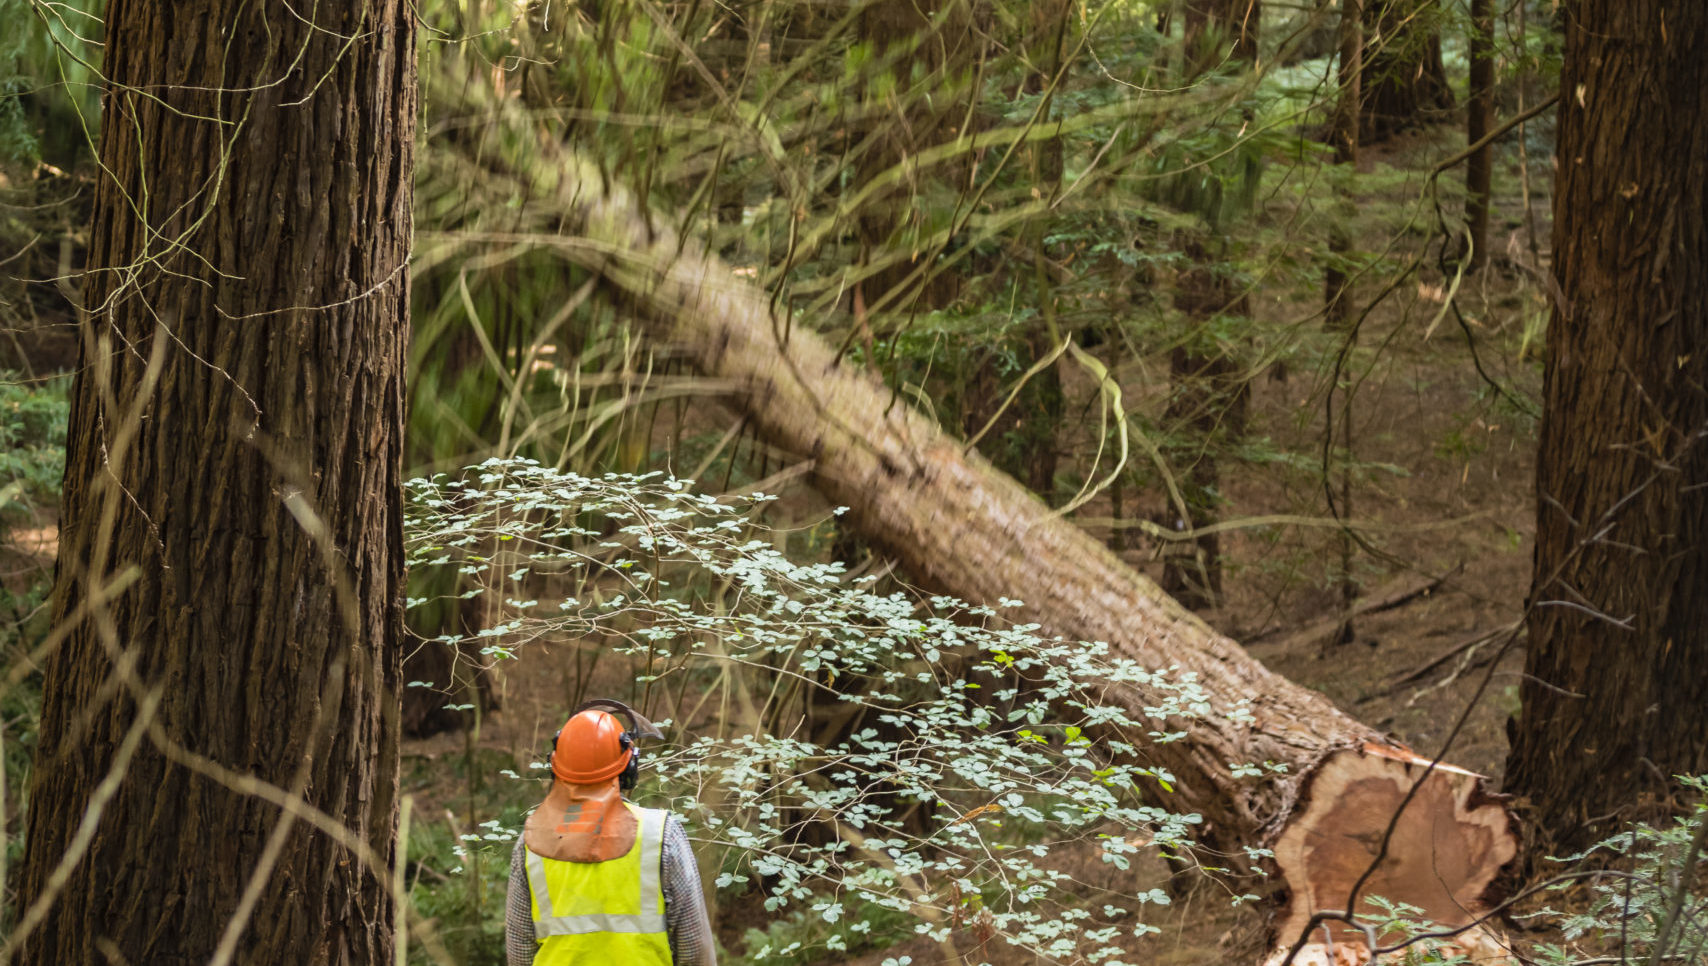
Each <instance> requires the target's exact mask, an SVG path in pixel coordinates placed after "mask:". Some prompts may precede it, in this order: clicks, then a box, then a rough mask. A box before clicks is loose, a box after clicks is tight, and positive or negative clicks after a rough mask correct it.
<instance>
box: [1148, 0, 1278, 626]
mask: <svg viewBox="0 0 1708 966" xmlns="http://www.w3.org/2000/svg"><path fill="white" fill-rule="evenodd" d="M1262 20H1263V7H1262V4H1261V3H1260V2H1259V0H1191V2H1189V3H1188V4H1187V5H1186V24H1185V46H1186V57H1187V70H1186V74H1187V76H1186V80H1187V81H1188V82H1190V81H1191V80H1192V79H1194V78H1196V77H1198V76H1199V75H1201V74H1202V73H1203V72H1204V71H1206V70H1212V69H1215V68H1216V67H1218V66H1222V65H1224V63H1225V61H1224V60H1223V57H1224V56H1225V57H1226V58H1227V60H1231V61H1234V62H1237V63H1240V64H1242V65H1243V66H1245V67H1246V68H1248V69H1252V68H1255V67H1256V66H1257V37H1258V26H1259V24H1260V23H1261V21H1262ZM1224 49H1225V50H1226V52H1225V54H1224ZM1249 119H1250V118H1249V116H1248V118H1247V120H1248V121H1249ZM1250 163H1251V165H1253V167H1251V168H1249V169H1248V170H1247V172H1246V179H1247V181H1248V183H1250V184H1255V183H1256V182H1257V180H1258V178H1259V176H1260V175H1259V172H1260V171H1261V168H1260V167H1256V166H1257V165H1258V164H1259V162H1257V161H1252V162H1250ZM1188 177H1190V178H1193V179H1194V180H1199V176H1197V175H1195V174H1194V175H1188ZM1248 193H1249V192H1247V191H1245V190H1243V189H1242V190H1241V191H1240V195H1241V196H1244V195H1247V194H1248ZM1200 201H1201V202H1203V201H1204V199H1202V197H1201V196H1200ZM1238 205H1239V202H1236V201H1233V200H1232V199H1231V198H1229V197H1228V195H1227V193H1225V192H1216V193H1215V194H1213V195H1212V196H1211V198H1210V199H1208V200H1207V204H1202V203H1201V205H1200V207H1199V210H1198V211H1197V212H1196V214H1198V215H1200V216H1202V217H1203V218H1204V221H1205V222H1206V231H1205V233H1204V234H1205V237H1204V238H1202V239H1199V238H1192V237H1190V236H1188V237H1187V238H1186V240H1185V243H1184V245H1183V246H1182V248H1183V250H1184V254H1185V255H1186V257H1187V258H1188V259H1189V260H1190V263H1191V266H1192V267H1191V268H1189V269H1187V270H1186V271H1185V272H1183V273H1181V276H1180V280H1179V283H1178V285H1177V286H1176V288H1175V292H1174V307H1175V309H1176V310H1178V311H1179V312H1180V313H1182V314H1183V315H1185V316H1186V318H1187V322H1188V325H1189V326H1191V331H1189V332H1188V333H1187V334H1186V336H1185V337H1184V338H1183V341H1182V343H1181V344H1180V345H1177V346H1175V347H1174V348H1173V349H1172V350H1171V351H1170V352H1169V381H1170V383H1171V384H1172V391H1171V393H1170V399H1169V405H1168V409H1167V411H1166V412H1165V414H1164V419H1165V420H1166V421H1167V425H1168V426H1169V427H1170V429H1171V430H1172V431H1173V432H1175V433H1180V434H1182V435H1183V436H1184V438H1185V440H1186V445H1184V446H1180V447H1176V449H1177V451H1178V452H1180V453H1182V454H1183V456H1184V458H1183V459H1181V460H1180V461H1178V462H1177V463H1176V478H1177V479H1178V480H1179V482H1180V487H1179V489H1180V498H1181V499H1180V504H1183V505H1177V504H1175V503H1174V502H1173V501H1170V502H1169V503H1167V504H1166V505H1164V506H1163V508H1162V519H1164V520H1166V521H1171V522H1172V524H1173V526H1174V527H1175V529H1177V530H1191V529H1197V528H1202V527H1208V526H1211V525H1213V524H1214V523H1216V521H1217V520H1218V519H1219V518H1220V515H1221V506H1222V502H1223V501H1222V497H1221V493H1222V481H1221V473H1220V470H1219V466H1218V459H1217V456H1218V454H1219V452H1220V451H1222V450H1224V449H1225V448H1227V447H1228V444H1229V443H1231V442H1235V441H1237V440H1238V439H1239V438H1240V437H1241V436H1243V435H1244V434H1245V414H1246V399H1247V397H1248V396H1249V395H1250V393H1249V390H1248V389H1247V387H1246V384H1245V370H1244V366H1242V365H1240V363H1239V361H1238V360H1237V359H1235V358H1232V357H1230V356H1229V355H1228V353H1227V352H1226V351H1224V350H1223V348H1222V347H1221V346H1219V345H1217V344H1216V340H1215V339H1214V338H1213V336H1211V335H1209V334H1207V333H1206V330H1208V329H1213V328H1214V322H1215V320H1216V318H1217V317H1218V316H1226V315H1233V316H1240V317H1249V316H1250V315H1251V303H1250V300H1249V299H1248V298H1246V297H1245V295H1244V293H1243V292H1242V291H1241V290H1240V286H1239V284H1237V283H1236V282H1235V281H1233V280H1232V279H1230V278H1229V276H1228V272H1227V271H1226V270H1225V267H1218V262H1221V261H1223V260H1224V259H1225V257H1226V254H1227V249H1228V244H1227V236H1226V235H1225V234H1223V233H1224V232H1225V231H1226V225H1227V223H1228V221H1229V220H1230V214H1231V211H1230V209H1235V208H1236V207H1237V206H1238ZM1212 239H1214V240H1213V241H1212ZM1162 589H1163V591H1164V592H1166V593H1168V594H1169V595H1171V596H1173V597H1174V599H1175V600H1177V601H1179V602H1180V603H1182V604H1184V605H1185V606H1187V607H1189V608H1191V609H1193V610H1203V609H1208V608H1213V607H1216V606H1218V605H1219V604H1220V602H1221V600H1222V547H1221V538H1220V537H1219V536H1218V535H1217V534H1214V533H1211V534H1206V535H1204V536H1201V537H1198V538H1197V539H1194V540H1189V541H1182V542H1180V543H1169V544H1165V545H1164V547H1163V554H1162Z"/></svg>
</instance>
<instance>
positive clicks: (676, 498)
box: [406, 460, 1248, 966]
mask: <svg viewBox="0 0 1708 966" xmlns="http://www.w3.org/2000/svg"><path fill="white" fill-rule="evenodd" d="M408 490H409V494H410V510H409V524H408V531H407V535H406V540H407V546H408V554H409V560H410V567H411V569H412V570H416V571H419V570H422V569H433V568H450V569H453V570H456V571H457V572H458V573H459V574H460V575H462V576H465V577H468V578H471V579H474V580H477V581H479V582H480V583H481V585H482V586H484V588H485V590H484V592H485V593H487V594H489V595H491V596H492V597H493V598H494V599H496V600H501V601H502V606H501V607H498V608H497V609H498V610H499V611H500V612H501V613H500V615H499V619H498V620H497V621H496V622H495V623H493V624H492V625H491V626H489V627H487V628H485V629H483V630H481V631H480V632H479V633H478V635H477V638H476V639H477V641H478V642H479V643H480V644H481V653H482V654H483V655H485V656H486V657H487V658H489V659H492V660H504V659H508V658H511V657H514V656H515V655H516V654H517V653H518V652H519V651H520V650H522V649H523V648H525V647H526V646H527V645H528V643H529V642H531V641H534V640H538V639H541V638H543V637H548V636H549V637H550V638H553V639H557V640H575V639H579V640H582V641H584V642H588V644H589V645H590V646H592V647H593V648H594V649H595V650H596V651H601V652H606V653H614V654H620V655H623V656H626V657H627V658H628V659H629V660H630V661H632V662H633V667H634V668H635V671H636V676H635V679H634V680H635V686H636V691H637V692H638V693H639V696H640V700H641V701H642V702H643V703H644V704H645V705H646V706H647V707H648V708H649V709H658V708H664V709H666V710H667V711H669V713H670V715H671V717H672V718H675V719H677V721H678V723H681V724H686V723H687V722H690V721H698V720H701V719H703V718H706V717H708V715H705V714H703V713H701V714H697V713H696V711H697V709H700V708H713V707H716V708H722V709H726V710H724V711H722V712H720V713H719V714H717V715H715V716H709V717H712V718H713V720H714V721H715V722H716V724H714V725H711V726H708V727H709V728H716V733H704V734H700V735H697V736H689V735H687V734H685V733H683V732H682V730H681V728H680V727H677V728H675V730H676V732H677V734H676V739H675V743H674V746H673V747H672V748H670V749H668V750H665V751H657V752H654V753H653V754H652V755H651V757H650V761H649V773H650V774H651V775H652V776H653V777H654V779H655V780H656V781H658V783H659V785H660V791H661V792H662V793H663V797H665V798H666V799H667V800H668V802H669V804H670V806H671V807H672V809H673V810H674V811H676V812H677V813H678V814H680V815H683V816H685V817H686V818H687V819H688V820H689V823H690V830H691V834H692V835H693V836H694V838H695V839H696V840H697V843H698V845H699V847H700V849H701V853H702V856H706V855H710V856H712V857H713V860H714V861H713V863H712V864H713V867H715V868H718V869H721V870H722V871H721V873H720V874H718V875H716V877H715V879H714V881H713V884H714V886H715V887H716V888H717V889H718V890H720V891H721V892H723V894H725V895H732V894H739V893H744V892H752V891H754V890H757V891H758V892H759V893H760V894H762V896H763V902H762V904H763V907H764V910H765V911H766V913H768V914H771V915H774V916H776V917H777V918H778V919H779V920H785V921H786V922H793V923H795V924H796V925H794V926H790V925H787V924H784V925H780V926H778V927H775V928H774V930H773V933H774V934H775V935H768V936H766V937H765V939H764V940H762V942H767V943H769V944H770V945H771V946H772V947H773V950H772V951H773V953H778V952H781V951H782V950H786V951H787V952H788V954H789V956H791V957H793V956H794V955H795V954H797V953H805V952H809V951H812V952H840V951H844V950H849V949H852V948H857V947H861V946H867V945H870V941H871V934H872V933H873V932H874V931H876V932H881V933H885V934H891V933H894V932H895V931H896V930H895V929H894V926H895V924H896V922H897V921H898V920H909V921H911V922H912V924H913V925H912V930H913V931H914V932H918V933H921V934H924V935H928V936H930V937H931V938H932V939H933V940H935V941H939V942H945V941H948V940H949V938H950V934H951V932H952V931H953V930H954V929H955V928H956V927H958V926H970V927H971V928H973V929H974V930H975V931H977V932H978V933H980V934H982V935H984V936H988V937H991V938H1000V939H1001V940H1005V941H1007V942H1008V943H1011V944H1013V945H1016V946H1019V947H1022V948H1024V949H1027V950H1030V951H1033V952H1035V953H1038V954H1041V955H1044V956H1048V957H1053V958H1060V957H1064V956H1073V955H1079V956H1086V955H1091V956H1093V957H1094V958H1095V959H1096V960H1097V961H1100V962H1104V963H1107V964H1109V966H1119V964H1120V963H1121V962H1122V961H1123V960H1121V959H1120V958H1119V957H1120V956H1121V955H1122V953H1123V951H1124V950H1123V945H1122V942H1123V938H1122V937H1131V936H1134V935H1139V936H1142V935H1145V934H1146V933H1147V932H1150V931H1152V930H1153V927H1150V926H1148V925H1146V924H1144V923H1143V922H1142V921H1135V919H1134V918H1132V917H1131V912H1130V910H1136V909H1137V908H1138V907H1139V906H1140V905H1141V904H1143V903H1145V902H1149V901H1155V898H1154V897H1153V896H1152V894H1151V892H1150V891H1149V890H1145V892H1144V894H1143V895H1137V894H1135V895H1131V896H1128V897H1127V898H1128V902H1127V903H1126V906H1125V907H1119V906H1117V905H1116V904H1113V903H1108V904H1102V905H1103V911H1102V913H1101V914H1098V913H1097V912H1095V911H1094V910H1093V909H1088V908H1087V903H1086V902H1085V900H1084V896H1083V895H1082V894H1080V893H1081V889H1080V886H1079V884H1078V883H1076V882H1075V881H1074V880H1073V879H1072V877H1071V876H1069V875H1068V874H1066V873H1064V872H1062V871H1061V870H1060V869H1059V868H1058V867H1056V866H1055V865H1053V864H1051V863H1050V862H1049V861H1048V857H1049V856H1050V855H1051V854H1052V853H1053V852H1055V851H1056V850H1058V849H1060V848H1061V847H1063V846H1065V845H1067V844H1069V843H1083V844H1084V845H1086V846H1089V847H1090V848H1091V849H1092V850H1093V851H1094V852H1095V853H1096V854H1097V855H1099V856H1100V857H1101V858H1102V860H1103V861H1104V862H1107V863H1109V864H1112V865H1114V866H1116V867H1118V868H1122V869H1125V868H1127V867H1128V864H1129V863H1130V862H1131V861H1132V860H1133V859H1134V858H1135V857H1136V856H1137V855H1139V854H1140V853H1147V852H1148V853H1151V854H1158V853H1166V854H1169V855H1184V854H1188V853H1189V852H1190V849H1191V848H1192V841H1191V838H1190V830H1191V828H1192V826H1193V825H1195V824H1196V823H1197V822H1198V821H1199V818H1198V816H1196V815H1181V814H1176V813H1173V812H1171V811H1170V810H1169V809H1168V808H1167V807H1166V802H1167V797H1168V795H1169V794H1170V793H1171V792H1172V785H1171V784H1170V783H1171V782H1172V781H1173V776H1171V775H1169V774H1168V773H1166V772H1165V771H1163V770H1160V769H1155V768H1151V767H1148V766H1147V765H1146V764H1145V763H1144V758H1143V754H1144V753H1143V747H1144V746H1145V745H1147V744H1149V743H1150V742H1158V741H1171V740H1175V739H1176V738H1178V736H1179V729H1178V722H1179V721H1181V720H1182V719H1185V718H1190V717H1196V716H1200V715H1209V714H1229V715H1239V714H1241V713H1242V712H1243V711H1244V709H1243V708H1238V707H1234V708H1219V707H1212V706H1211V704H1210V702H1209V700H1208V698H1207V696H1206V695H1205V694H1204V693H1203V692H1202V690H1201V689H1200V688H1199V687H1198V686H1197V684H1196V683H1195V682H1193V681H1190V680H1182V679H1179V678H1178V677H1176V676H1175V675H1173V674H1172V673H1170V672H1169V671H1167V670H1157V669H1149V668H1142V667H1139V666H1137V665H1135V664H1133V663H1131V662H1129V661H1124V660H1121V659H1119V658H1116V657H1114V656H1113V655H1112V654H1110V653H1109V648H1108V647H1107V645H1103V644H1098V643H1083V642H1070V641H1063V640H1059V639H1045V638H1041V637H1039V636H1038V635H1037V634H1036V627H1035V626H1033V625H1023V624H1022V625H1015V624H1008V623H1006V622H1004V621H1003V620H1002V619H1001V616H1000V613H999V611H998V610H997V609H992V608H987V607H976V606H971V605H968V604H966V603H963V602H961V601H957V600H954V599H951V598H947V597H932V598H929V599H917V598H914V597H911V596H908V595H905V594H900V593H897V594H891V595H888V596H880V595H878V594H876V593H873V592H872V591H871V590H870V589H869V587H870V584H869V581H870V578H866V579H862V580H853V581H848V580H845V579H844V573H843V569H842V567H841V566H840V565H839V564H796V563H793V562H791V561H790V560H788V559H786V558H785V557H784V555H783V554H781V553H779V552H778V551H777V550H775V549H774V547H773V543H772V542H771V541H770V540H768V539H761V538H760V537H761V531H762V530H763V528H762V527H759V526H757V525H756V524H755V523H754V522H752V520H751V515H752V514H754V513H755V512H756V511H757V510H758V509H759V508H761V507H762V505H763V504H764V503H765V502H767V501H768V500H769V499H770V498H769V497H765V496H763V495H760V494H754V495H752V496H749V497H747V498H745V499H741V500H729V501H720V500H718V499H714V498H713V497H710V496H706V495H703V494H697V493H694V492H693V491H692V489H691V488H690V486H689V484H688V483H687V482H686V481H682V480H674V479H668V478H663V477H661V476H659V475H657V474H649V475H644V476H630V475H622V474H607V475H605V476H603V477H601V478H599V479H590V478H587V477H582V476H577V475H574V474H569V473H560V472H558V471H556V470H553V469H551V468H548V467H544V466H540V465H538V464H536V463H534V462H532V461H526V460H518V461H497V460H493V461H488V462H487V463H485V464H482V465H481V466H479V467H477V468H475V469H474V470H473V471H472V472H471V473H470V474H469V476H468V477H467V478H449V477H444V476H441V477H435V478H433V479H418V480H413V481H411V482H410V484H409V485H408ZM477 592H479V591H477ZM430 603H431V601H429V600H427V599H424V598H417V599H412V600H410V601H409V605H410V606H411V607H422V606H426V605H428V604H430ZM1001 603H1002V606H1003V607H1008V606H1013V605H1016V604H1017V603H1018V602H1017V601H1003V602H1001ZM460 642H461V638H459V637H458V636H457V635H443V636H441V637H439V638H437V639H436V641H435V643H437V644H440V645H447V646H449V645H456V644H458V643H460ZM1115 681H1129V682H1135V683H1140V684H1142V685H1143V686H1144V687H1145V689H1146V690H1147V693H1149V694H1150V695H1152V699H1153V701H1154V702H1155V706H1153V707H1149V708H1146V709H1144V711H1143V713H1134V712H1131V711H1129V710H1128V709H1125V708H1122V707H1118V706H1113V705H1110V704H1108V703H1107V702H1106V701H1104V700H1103V698H1102V692H1103V689H1104V688H1105V687H1106V685H1107V684H1108V683H1110V682H1115ZM661 717H662V716H661ZM664 723H665V724H667V725H668V724H670V722H669V721H666V722H664ZM838 723H840V726H839V725H838ZM1093 736H1095V738H1094V737H1093ZM1094 752H1095V753H1094ZM1134 843H1143V844H1142V845H1140V844H1134ZM1245 898H1248V897H1243V896H1242V897H1241V899H1240V900H1236V901H1243V900H1244V899H1245ZM808 924H810V926H809V925H808ZM779 943H781V950H779V949H777V948H776V947H777V946H778V945H779ZM809 944H810V945H809ZM761 951H762V950H761ZM756 952H759V951H756Z"/></svg>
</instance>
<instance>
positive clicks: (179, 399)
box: [0, 0, 416, 966]
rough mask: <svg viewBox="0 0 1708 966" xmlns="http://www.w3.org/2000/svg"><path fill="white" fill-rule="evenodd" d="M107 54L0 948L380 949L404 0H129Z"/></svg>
mask: <svg viewBox="0 0 1708 966" xmlns="http://www.w3.org/2000/svg"><path fill="white" fill-rule="evenodd" d="M311 16H312V17H313V18H314V21H313V22H312V23H311V22H309V21H308V20H307V19H305V18H308V17H311ZM106 43H107V48H106V53H107V56H106V61H105V65H104V66H105V72H106V75H107V77H108V78H109V79H110V82H111V87H110V88H109V90H108V93H107V98H106V108H105V110H104V112H103V116H102V135H101V162H102V167H103V171H104V173H105V175H106V177H105V178H104V179H103V180H102V183H101V185H100V187H99V189H98V192H97V196H96V200H95V216H94V218H95V223H94V229H93V233H92V241H91V246H90V257H89V266H90V270H89V273H88V275H87V276H86V277H85V286H86V287H85V291H84V296H85V305H86V307H87V311H86V314H85V317H84V319H83V321H82V326H81V334H82V336H83V348H82V357H81V362H82V366H81V368H80V370H79V374H78V377H77V381H76V386H75V389H74V393H73V404H72V413H71V427H70V433H69V445H68V451H67V454H66V473H65V489H64V500H63V509H62V514H63V515H62V522H61V528H62V529H61V537H60V540H61V542H60V549H59V569H58V582H57V586H56V590H55V597H54V617H55V621H56V625H57V626H58V627H59V628H60V629H62V630H64V631H66V633H67V636H66V638H65V640H64V642H63V644H62V645H61V646H60V647H59V648H58V649H57V650H56V651H55V652H53V654H52V655H51V656H50V657H49V658H48V660H47V663H46V667H45V669H44V677H43V682H44V683H43V692H44V695H43V712H42V724H41V746H40V747H41V749H42V750H41V753H40V756H39V758H38V763H37V766H36V768H35V772H34V776H35V777H34V784H33V787H32V789H31V795H30V810H29V816H30V822H29V830H28V839H27V849H26V853H25V858H24V863H23V867H22V869H21V875H20V880H21V886H22V889H21V899H22V908H24V909H25V912H24V913H23V914H22V917H21V920H20V923H21V927H27V928H28V931H27V933H26V932H25V929H24V928H20V930H19V931H18V932H17V933H15V934H14V936H13V937H11V939H10V940H9V946H8V949H7V953H13V952H16V953H19V954H20V959H21V961H23V962H27V963H105V962H128V963H136V964H142V963H147V964H151V966H160V964H165V966H179V964H181V966H190V964H196V966H202V964H206V963H208V962H210V961H211V960H214V959H216V958H217V955H218V954H219V953H220V952H221V951H222V949H223V951H224V952H226V953H228V954H229V955H230V959H229V961H231V962H236V963H255V964H275V963H309V964H375V966H378V964H390V963H391V962H393V960H394V954H393V920H394V916H395V910H394V909H393V907H392V902H391V897H390V891H389V888H388V886H387V880H386V878H385V875H386V870H385V869H384V868H380V869H378V870H376V869H375V868H373V867H372V866H371V865H370V864H369V863H368V862H365V861H364V860H363V853H364V852H368V851H370V850H371V854H372V855H373V856H377V862H378V864H380V865H382V866H383V865H385V864H387V863H389V862H390V861H391V857H392V855H393V841H392V840H393V838H394V835H395V831H396V828H395V826H396V811H397V779H398V684H399V681H398V668H399V659H400V654H401V650H402V604H403V599H402V597H403V562H402V521H401V479H400V477H401V464H402V432H403V394H402V377H403V365H404V351H405V343H406V335H407V328H408V315H407V312H408V258H409V250H410V231H411V229H410V200H411V166H412V159H413V144H414V129H415V115H416V93H415V91H416V75H415V45H414V12H413V8H412V7H410V6H409V5H408V4H405V3H401V2H397V0H372V2H368V3H361V4H320V5H310V6H309V7H307V8H295V9H287V8H286V6H285V5H282V4H277V3H254V2H246V0H197V2H185V3H178V4H170V5H168V4H158V3H144V2H139V0H115V2H113V3H112V4H111V5H110V6H109V7H108V15H107V32H106ZM127 575H128V576H127ZM120 577H125V578H126V579H130V580H131V583H129V585H128V586H127V587H125V588H124V589H123V590H122V591H121V592H118V593H117V594H116V596H109V595H108V588H109V586H110V585H111V583H112V582H113V581H114V580H115V578H120ZM256 780H258V781H260V782H265V783H268V784H270V785H272V786H275V787H277V788H281V789H284V790H285V791H286V792H288V793H292V794H295V795H299V796H300V798H301V800H302V802H303V803H305V804H306V805H307V806H309V807H310V808H312V809H316V810H319V811H320V812H321V813H323V815H324V818H323V819H322V820H321V821H322V822H324V821H330V822H333V823H336V824H337V825H338V826H340V827H342V828H343V829H344V830H345V831H346V832H347V837H346V836H340V837H341V838H344V841H343V842H342V843H340V842H338V841H334V838H333V837H332V836H330V835H328V834H326V833H325V832H323V831H315V830H311V829H310V827H309V826H310V824H311V823H310V822H309V821H308V820H307V819H304V818H300V817H293V816H288V815H286V813H285V812H284V810H282V809H281V808H280V807H279V806H278V805H277V804H272V803H269V802H268V801H265V800H263V798H262V797H260V796H258V795H257V794H254V792H255V789H254V787H253V786H252V785H246V784H245V783H246V782H250V783H252V782H254V781H256ZM114 782H116V784H113V783H114ZM233 785H236V786H237V787H235V788H234V787H233ZM239 789H247V791H240V790H239ZM85 830H86V831H92V833H93V835H92V837H90V836H88V835H87V834H80V832H81V831H85ZM376 871H377V873H378V874H376ZM62 876H63V877H64V878H61V877H62ZM246 890H253V891H252V892H250V891H246ZM44 913H45V914H44ZM5 958H8V957H7V956H0V959H5Z"/></svg>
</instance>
